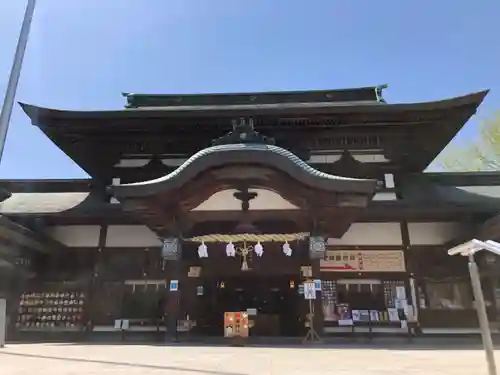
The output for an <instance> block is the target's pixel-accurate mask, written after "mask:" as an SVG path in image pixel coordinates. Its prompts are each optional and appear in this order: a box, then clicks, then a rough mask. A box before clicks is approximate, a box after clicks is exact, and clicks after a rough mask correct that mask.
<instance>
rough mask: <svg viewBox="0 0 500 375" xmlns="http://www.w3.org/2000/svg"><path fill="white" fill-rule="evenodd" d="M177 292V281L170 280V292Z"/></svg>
mask: <svg viewBox="0 0 500 375" xmlns="http://www.w3.org/2000/svg"><path fill="white" fill-rule="evenodd" d="M178 290H179V280H170V291H171V292H177V291H178Z"/></svg>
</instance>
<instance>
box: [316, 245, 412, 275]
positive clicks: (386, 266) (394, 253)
mask: <svg viewBox="0 0 500 375" xmlns="http://www.w3.org/2000/svg"><path fill="white" fill-rule="evenodd" d="M320 270H321V271H322V272H405V270H406V268H405V258H404V254H403V251H401V250H328V251H327V252H326V258H325V259H322V260H321V261H320Z"/></svg>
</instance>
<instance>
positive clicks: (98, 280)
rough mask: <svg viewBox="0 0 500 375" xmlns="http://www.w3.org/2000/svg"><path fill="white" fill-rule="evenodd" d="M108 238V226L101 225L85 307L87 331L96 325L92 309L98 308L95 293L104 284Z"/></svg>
mask: <svg viewBox="0 0 500 375" xmlns="http://www.w3.org/2000/svg"><path fill="white" fill-rule="evenodd" d="M107 236H108V226H107V225H105V224H103V225H101V229H100V231H99V240H98V241H99V242H98V245H97V251H96V253H95V254H94V269H93V271H92V278H91V281H90V284H89V286H88V289H87V291H86V295H87V304H88V305H87V306H86V307H85V315H86V316H85V318H84V319H85V322H86V323H85V325H86V329H87V330H88V331H90V330H91V329H92V326H93V325H94V323H93V322H94V317H95V310H94V309H93V308H92V307H93V306H96V304H94V301H95V298H99V297H96V295H95V293H96V291H98V290H100V289H101V287H102V284H103V276H104V275H102V273H101V271H102V268H103V264H104V254H103V253H104V250H105V248H106V238H107Z"/></svg>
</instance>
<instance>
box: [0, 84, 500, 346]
mask: <svg viewBox="0 0 500 375" xmlns="http://www.w3.org/2000/svg"><path fill="white" fill-rule="evenodd" d="M384 88H385V87H384V86H380V87H365V88H357V89H345V90H324V91H304V92H267V93H241V94H203V95H201V94H200V95H142V94H141V95H139V94H124V97H125V98H126V100H127V105H126V108H125V109H120V110H110V111H85V112H84V111H65V110H55V109H48V108H40V107H36V106H32V105H28V104H21V106H22V108H23V110H24V111H25V112H26V114H27V115H28V117H29V118H30V119H31V122H32V123H33V125H35V126H38V127H39V128H40V129H41V130H42V131H43V132H44V133H45V134H46V136H47V137H49V138H50V139H51V140H52V141H53V142H54V144H55V145H57V147H59V148H60V149H61V150H62V151H64V152H65V153H66V154H67V155H68V156H69V157H70V158H72V160H74V162H75V163H77V164H78V165H79V166H80V167H81V168H83V169H84V170H85V171H86V172H87V173H88V174H89V175H90V176H91V178H89V179H84V180H47V181H41V180H22V181H20V180H3V181H1V185H0V186H1V187H2V189H3V190H2V194H0V195H1V198H2V199H1V200H2V202H1V203H0V215H1V216H0V244H2V247H1V248H2V251H1V252H0V254H1V255H0V257H1V258H0V267H2V268H1V269H2V275H3V276H2V280H1V281H2V293H3V294H4V295H6V296H7V298H8V315H9V331H8V332H9V337H10V338H12V339H23V338H25V337H32V336H33V335H38V337H40V338H43V339H45V338H47V339H49V338H58V337H65V338H67V337H68V335H74V336H75V337H84V336H85V337H87V338H93V337H99V336H108V335H116V337H117V338H119V337H121V338H124V337H135V338H139V337H150V338H151V337H156V338H164V337H165V335H166V337H169V338H179V337H182V336H183V335H190V336H199V337H204V336H223V335H224V323H223V322H224V313H225V312H227V311H245V312H248V314H249V315H250V317H251V320H252V327H251V329H250V335H251V336H264V337H266V336H301V335H304V332H305V329H306V328H305V326H306V325H307V323H308V322H307V319H306V317H307V314H308V303H306V301H305V300H304V289H303V285H302V283H303V282H304V280H306V279H311V280H316V285H317V291H316V299H315V300H314V307H315V314H314V318H313V322H314V326H315V328H316V330H317V331H318V333H319V334H320V336H324V335H341V334H348V335H350V334H356V333H368V334H373V335H375V334H415V335H418V334H431V333H460V332H462V333H464V332H474V331H475V330H477V321H476V315H475V311H474V309H473V301H472V294H471V290H470V287H469V282H468V276H467V264H466V261H465V260H464V259H461V258H455V257H453V258H451V257H448V256H447V253H446V250H447V249H448V248H449V247H451V246H452V245H454V244H457V243H460V242H461V241H464V240H468V239H470V238H472V237H474V236H481V235H482V233H483V234H484V232H485V231H487V230H488V228H490V232H491V228H492V227H494V222H495V220H496V219H495V217H496V215H497V214H498V212H499V211H500V174H491V173H490V174H480V173H475V174H474V173H462V174H460V173H458V174H457V173H424V170H425V169H426V167H427V166H428V165H429V163H430V162H431V161H432V160H433V159H434V158H435V157H436V156H437V155H438V154H439V153H440V152H441V150H442V149H443V148H444V147H445V146H446V145H447V144H448V143H449V142H450V140H451V139H452V138H453V137H454V136H455V135H456V134H457V132H458V131H459V130H460V129H461V128H462V126H463V125H464V124H465V123H466V121H467V120H468V119H469V118H470V117H471V116H472V115H473V114H474V113H475V112H476V110H477V108H478V106H479V105H480V104H481V102H482V100H483V98H484V97H485V95H486V94H487V92H478V93H474V94H471V95H467V96H462V97H457V98H453V99H447V100H442V101H438V102H430V103H417V104H387V103H386V102H385V101H384V100H383V97H382V90H383V89H384ZM485 223H486V224H485ZM492 223H493V224H492ZM480 263H481V272H482V275H483V278H484V280H483V284H484V287H485V294H486V299H487V300H488V309H489V311H488V312H489V314H490V320H491V321H492V323H494V324H496V322H497V320H499V319H500V279H499V277H498V272H497V270H498V267H497V266H498V261H497V260H496V259H494V258H493V259H492V258H490V257H488V256H484V257H483V258H481V259H480ZM4 270H5V272H4ZM495 327H496V326H495ZM61 335H63V336H61Z"/></svg>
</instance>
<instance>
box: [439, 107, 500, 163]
mask: <svg viewBox="0 0 500 375" xmlns="http://www.w3.org/2000/svg"><path fill="white" fill-rule="evenodd" d="M478 131H479V133H478V135H477V137H475V138H473V139H471V140H468V141H467V143H466V144H465V145H455V144H451V145H449V146H448V147H447V148H446V149H445V150H444V152H443V154H442V155H441V156H440V157H439V159H438V160H437V166H438V169H439V170H442V171H445V172H477V171H500V112H498V113H496V114H495V115H494V116H493V117H492V118H491V119H489V120H487V121H484V122H482V123H480V125H479V129H478Z"/></svg>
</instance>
